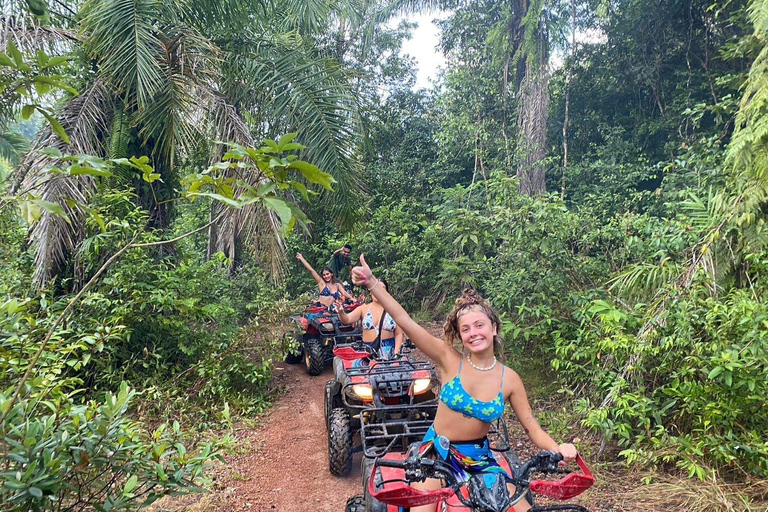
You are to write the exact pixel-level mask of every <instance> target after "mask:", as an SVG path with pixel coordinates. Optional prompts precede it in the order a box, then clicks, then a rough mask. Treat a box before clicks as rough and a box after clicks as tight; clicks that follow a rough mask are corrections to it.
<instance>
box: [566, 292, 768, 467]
mask: <svg viewBox="0 0 768 512" xmlns="http://www.w3.org/2000/svg"><path fill="white" fill-rule="evenodd" d="M753 293H754V291H753V290H744V289H734V290H732V291H731V292H729V293H727V294H725V295H723V296H722V297H713V296H711V295H710V294H709V293H708V292H707V290H706V288H705V287H704V286H703V285H699V286H698V287H696V288H695V289H694V290H693V292H692V293H691V294H689V295H685V296H680V295H673V296H670V295H667V296H665V297H663V301H664V308H663V311H662V313H657V314H652V313H648V311H649V310H650V308H649V307H648V306H646V305H639V306H638V307H637V308H635V310H633V311H627V310H626V309H624V308H621V307H617V306H614V305H612V304H610V303H609V302H606V301H603V300H598V301H593V302H592V303H591V304H589V305H587V306H586V307H584V308H583V310H582V311H581V317H582V326H581V328H580V329H579V331H578V335H577V337H575V338H574V339H567V338H565V337H558V338H557V339H556V343H555V346H556V349H555V350H556V354H557V359H555V361H554V362H553V366H554V367H555V369H557V370H558V371H560V372H561V373H562V374H563V375H564V376H565V378H566V379H567V381H568V382H569V384H571V385H573V386H574V387H577V386H583V387H584V388H585V389H586V390H587V392H586V393H585V395H584V396H585V397H586V398H584V399H583V401H582V408H583V410H584V412H585V413H586V417H585V420H584V423H585V425H587V426H589V427H592V428H594V429H596V430H597V431H599V432H601V433H602V434H603V435H605V436H606V437H607V438H609V439H611V438H612V439H615V440H617V441H618V443H619V445H620V446H623V447H624V448H625V450H624V451H623V452H622V454H623V455H624V456H626V457H627V458H628V460H629V461H635V460H641V461H642V462H645V463H653V464H661V463H674V464H675V465H677V466H678V467H680V468H683V469H685V470H686V471H687V472H688V473H689V474H690V475H691V476H697V477H699V478H704V477H705V476H706V475H707V472H706V470H705V469H704V468H705V467H704V465H703V463H704V462H709V463H710V464H717V465H725V466H727V467H731V468H738V469H739V470H741V471H744V472H750V473H754V474H756V475H758V476H760V477H762V478H765V477H766V476H768V462H767V461H768V443H766V440H765V439H764V432H765V425H766V424H768V412H766V410H765V408H764V407H763V404H764V401H765V396H766V393H768V380H767V379H766V375H768V345H766V342H765V340H766V336H768V330H766V325H768V307H767V306H766V301H765V299H763V298H762V297H760V296H755V295H753ZM593 400H594V401H595V402H594V403H593V402H592V401H593ZM598 404H599V405H598Z"/></svg>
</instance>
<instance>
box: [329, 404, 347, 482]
mask: <svg viewBox="0 0 768 512" xmlns="http://www.w3.org/2000/svg"><path fill="white" fill-rule="evenodd" d="M328 465H329V466H330V469H331V474H332V475H335V476H347V475H348V474H349V472H350V471H352V427H351V425H350V417H349V413H348V412H347V411H345V410H344V409H341V408H337V409H334V410H333V411H331V420H330V422H329V427H328Z"/></svg>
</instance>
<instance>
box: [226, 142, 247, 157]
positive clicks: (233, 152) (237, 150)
mask: <svg viewBox="0 0 768 512" xmlns="http://www.w3.org/2000/svg"><path fill="white" fill-rule="evenodd" d="M245 153H246V152H245V148H243V147H242V146H240V145H237V144H234V145H232V146H231V147H230V148H229V150H228V151H227V152H226V153H225V154H224V156H223V157H221V159H222V160H242V159H243V158H245Z"/></svg>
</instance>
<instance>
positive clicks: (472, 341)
mask: <svg viewBox="0 0 768 512" xmlns="http://www.w3.org/2000/svg"><path fill="white" fill-rule="evenodd" d="M458 327H459V335H460V336H461V343H462V344H463V345H464V348H465V349H466V350H468V351H470V352H473V353H481V352H484V351H486V350H488V349H489V348H490V350H491V351H493V339H494V338H495V336H496V335H497V334H498V330H497V329H496V326H495V325H494V324H493V322H492V321H491V319H490V318H488V315H486V314H485V313H483V312H482V311H473V310H471V309H470V310H469V311H467V312H466V313H464V314H463V315H461V316H460V317H459V318H458Z"/></svg>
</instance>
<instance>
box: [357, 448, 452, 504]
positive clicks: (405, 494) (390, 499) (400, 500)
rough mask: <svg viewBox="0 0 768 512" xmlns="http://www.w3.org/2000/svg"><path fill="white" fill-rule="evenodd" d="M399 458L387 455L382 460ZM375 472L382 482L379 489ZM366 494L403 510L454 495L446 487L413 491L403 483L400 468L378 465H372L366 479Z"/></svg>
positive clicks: (403, 473) (403, 477)
mask: <svg viewBox="0 0 768 512" xmlns="http://www.w3.org/2000/svg"><path fill="white" fill-rule="evenodd" d="M400 457H401V455H399V454H396V453H388V454H386V455H385V456H384V457H383V458H384V459H394V460H397V459H399V458H400ZM377 470H378V471H379V472H380V474H381V479H382V482H384V483H383V485H381V486H380V488H377V486H376V473H377ZM368 492H370V493H371V496H372V497H374V498H375V499H377V500H379V501H380V502H382V503H387V504H390V505H395V506H397V507H404V508H411V507H420V506H422V505H429V504H431V503H437V502H438V501H443V500H447V499H448V498H450V497H451V496H453V494H454V492H453V489H450V488H446V487H441V488H439V489H434V490H432V491H422V490H420V489H414V488H413V487H411V486H410V485H409V484H408V482H406V481H405V470H403V469H402V468H390V467H385V466H379V465H378V464H376V465H374V467H373V471H371V476H370V478H369V479H368Z"/></svg>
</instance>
